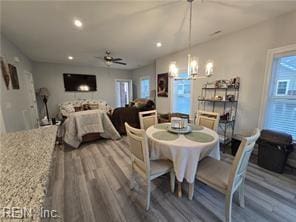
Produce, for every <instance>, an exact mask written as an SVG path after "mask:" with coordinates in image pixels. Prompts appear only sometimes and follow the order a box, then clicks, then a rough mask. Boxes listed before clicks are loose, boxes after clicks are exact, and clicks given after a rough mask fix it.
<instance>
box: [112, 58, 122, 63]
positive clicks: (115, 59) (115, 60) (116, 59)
mask: <svg viewBox="0 0 296 222" xmlns="http://www.w3.org/2000/svg"><path fill="white" fill-rule="evenodd" d="M121 60H122V59H121V58H114V59H112V61H113V62H117V61H121Z"/></svg>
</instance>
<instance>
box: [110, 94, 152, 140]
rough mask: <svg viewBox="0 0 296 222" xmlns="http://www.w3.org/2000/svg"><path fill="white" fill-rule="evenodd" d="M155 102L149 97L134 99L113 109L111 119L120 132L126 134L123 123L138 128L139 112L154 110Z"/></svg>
mask: <svg viewBox="0 0 296 222" xmlns="http://www.w3.org/2000/svg"><path fill="white" fill-rule="evenodd" d="M154 109H155V104H154V102H153V101H152V100H149V99H136V100H134V101H133V102H131V103H130V104H129V105H128V106H126V107H119V108H116V109H114V110H113V113H112V115H111V121H112V123H113V125H114V127H115V128H116V130H117V131H118V132H119V133H120V134H126V130H125V126H124V123H125V122H127V123H128V124H129V125H130V126H132V127H134V128H140V121H139V112H142V111H149V110H154Z"/></svg>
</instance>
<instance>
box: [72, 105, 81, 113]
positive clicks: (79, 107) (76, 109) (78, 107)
mask: <svg viewBox="0 0 296 222" xmlns="http://www.w3.org/2000/svg"><path fill="white" fill-rule="evenodd" d="M74 110H75V112H80V111H83V107H82V106H74Z"/></svg>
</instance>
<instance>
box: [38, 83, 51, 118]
mask: <svg viewBox="0 0 296 222" xmlns="http://www.w3.org/2000/svg"><path fill="white" fill-rule="evenodd" d="M38 94H39V96H41V98H42V100H43V102H44V106H45V110H46V116H47V120H48V123H49V114H48V108H47V100H48V97H49V91H48V89H47V88H40V89H39V92H38Z"/></svg>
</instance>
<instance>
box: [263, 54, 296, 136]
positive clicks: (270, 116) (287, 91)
mask: <svg viewBox="0 0 296 222" xmlns="http://www.w3.org/2000/svg"><path fill="white" fill-rule="evenodd" d="M271 79H272V81H271V84H270V89H269V97H268V100H267V106H266V114H265V121H264V128H267V129H272V130H277V131H282V132H286V133H289V134H291V135H292V136H293V139H296V55H295V54H292V55H289V56H287V55H285V56H277V57H275V58H274V59H273V64H272V78H271Z"/></svg>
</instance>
